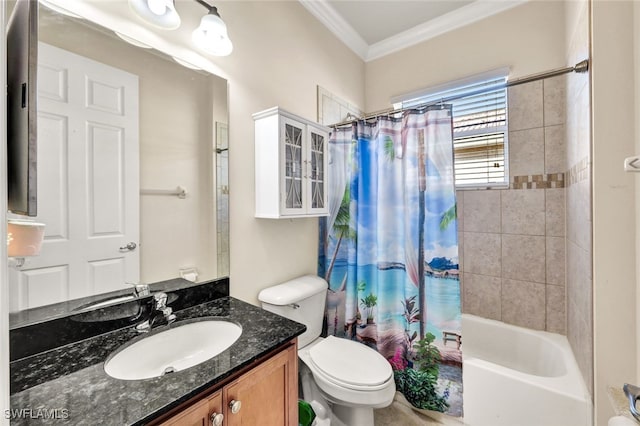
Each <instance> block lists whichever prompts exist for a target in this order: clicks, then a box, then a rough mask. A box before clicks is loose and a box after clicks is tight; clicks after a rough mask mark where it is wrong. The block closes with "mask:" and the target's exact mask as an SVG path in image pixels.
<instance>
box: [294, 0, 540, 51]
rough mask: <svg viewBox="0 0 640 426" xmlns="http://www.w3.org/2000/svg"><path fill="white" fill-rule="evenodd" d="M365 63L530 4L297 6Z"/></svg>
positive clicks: (345, 1)
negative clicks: (305, 9) (312, 16)
mask: <svg viewBox="0 0 640 426" xmlns="http://www.w3.org/2000/svg"><path fill="white" fill-rule="evenodd" d="M298 1H300V3H302V5H303V6H304V7H305V8H307V10H309V12H311V13H312V14H313V15H314V16H315V17H316V18H317V19H318V20H319V21H320V22H322V23H323V24H324V25H325V26H326V27H327V28H328V29H329V30H331V31H332V32H333V33H334V34H335V35H336V36H337V37H338V38H339V39H340V40H342V42H343V43H345V44H346V45H347V46H349V48H351V50H353V51H354V52H355V53H357V54H358V55H359V56H360V57H361V58H362V59H364V60H365V61H370V60H373V59H377V58H380V57H382V56H385V55H388V54H390V53H393V52H396V51H398V50H402V49H404V48H407V47H409V46H412V45H414V44H417V43H420V42H422V41H425V40H428V39H430V38H433V37H436V36H438V35H440V34H444V33H446V32H448V31H451V30H454V29H456V28H460V27H462V26H464V25H468V24H471V23H473V22H476V21H479V20H481V19H484V18H487V17H489V16H492V15H495V14H497V13H500V12H502V11H505V10H507V9H510V8H512V7H515V6H517V5H519V4H522V3H524V2H526V1H528V0H475V1H474V0H298Z"/></svg>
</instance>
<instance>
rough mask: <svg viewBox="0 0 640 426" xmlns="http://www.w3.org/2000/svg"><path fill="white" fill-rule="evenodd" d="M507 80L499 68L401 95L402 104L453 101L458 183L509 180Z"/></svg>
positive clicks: (496, 183)
mask: <svg viewBox="0 0 640 426" xmlns="http://www.w3.org/2000/svg"><path fill="white" fill-rule="evenodd" d="M505 83H506V72H505V71H504V70H499V71H494V72H492V73H487V74H485V75H483V76H481V77H475V78H472V79H466V80H464V81H462V80H460V81H457V82H453V83H450V84H447V85H446V86H439V87H437V88H434V89H429V90H428V91H423V92H422V93H421V94H417V93H416V94H413V95H405V96H403V97H402V98H404V99H400V101H401V104H402V107H411V106H416V105H420V104H425V103H435V102H438V101H440V100H443V101H444V102H445V103H450V104H452V105H453V150H454V161H455V175H456V187H460V188H463V187H478V186H482V187H485V186H502V185H507V184H508V179H509V176H508V164H507V163H508V160H507V158H508V156H507V135H508V132H507V89H506V87H505ZM415 95H419V96H415Z"/></svg>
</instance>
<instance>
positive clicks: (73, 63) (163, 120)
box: [9, 1, 229, 315]
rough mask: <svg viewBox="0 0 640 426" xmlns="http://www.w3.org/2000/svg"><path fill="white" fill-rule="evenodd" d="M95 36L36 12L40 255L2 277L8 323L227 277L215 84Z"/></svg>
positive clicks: (207, 76)
mask: <svg viewBox="0 0 640 426" xmlns="http://www.w3.org/2000/svg"><path fill="white" fill-rule="evenodd" d="M118 3H122V4H121V5H120V6H122V9H123V15H125V16H126V14H129V15H130V16H128V17H126V18H125V19H129V20H130V22H127V25H128V26H130V27H131V26H140V27H141V28H142V27H144V25H142V24H140V23H139V22H138V21H136V18H135V16H133V14H131V13H130V11H129V9H128V7H127V2H126V1H122V2H118ZM101 4H104V7H114V5H116V2H96V3H94V5H96V6H94V7H102V6H101ZM194 4H195V5H196V6H197V4H196V3H194ZM116 6H117V5H116ZM9 8H10V6H9ZM103 25H104V23H103ZM103 25H98V24H97V23H95V22H92V21H89V20H87V19H82V18H79V17H72V16H68V15H67V14H61V13H57V12H54V11H52V10H51V9H49V8H47V7H43V6H42V5H40V16H39V26H38V27H39V60H38V132H39V139H38V174H39V181H38V195H39V200H38V201H39V211H38V216H37V217H36V218H35V219H36V220H37V221H39V222H43V223H45V224H46V229H45V241H44V244H43V248H42V251H41V255H40V256H38V257H32V258H27V259H26V263H25V264H24V266H22V267H19V268H18V267H11V268H10V271H9V279H10V297H11V301H10V305H11V312H13V313H17V312H20V311H23V310H25V309H32V308H39V307H43V306H47V305H52V304H59V303H60V302H66V301H69V300H76V299H79V298H85V297H88V296H95V295H99V294H103V293H108V292H113V291H116V290H122V289H130V290H132V289H133V287H132V286H131V285H129V284H127V283H128V282H129V283H138V282H142V283H154V282H158V281H164V280H168V279H173V278H180V277H183V278H184V279H186V280H187V281H193V282H203V281H208V280H212V279H215V278H220V277H224V276H228V271H229V248H228V245H229V237H228V173H227V172H228V167H227V164H228V140H227V134H228V124H227V123H228V118H227V81H226V80H225V79H223V78H221V77H218V76H216V75H213V74H211V73H209V72H205V71H203V70H202V69H193V68H194V67H193V65H191V64H190V63H189V62H185V61H184V60H183V61H181V63H179V62H178V61H180V58H174V57H172V56H169V55H167V54H165V53H163V52H160V51H158V49H152V48H144V47H140V46H134V45H133V44H131V43H136V40H130V39H129V40H128V41H124V40H123V38H120V37H118V36H117V35H116V33H114V31H112V30H111V29H109V28H106V27H104V26H103ZM143 29H144V28H143ZM144 30H145V31H147V29H144ZM149 31H152V30H149ZM154 34H155V36H156V37H165V38H169V39H170V38H171V37H172V35H171V32H161V31H157V32H154ZM124 38H125V39H126V38H127V37H126V36H125V37H124ZM138 44H140V43H138ZM147 47H148V46H147ZM40 309H41V308H40ZM56 314H57V315H59V314H60V312H59V311H57V312H56Z"/></svg>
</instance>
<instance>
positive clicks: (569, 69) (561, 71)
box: [330, 59, 589, 128]
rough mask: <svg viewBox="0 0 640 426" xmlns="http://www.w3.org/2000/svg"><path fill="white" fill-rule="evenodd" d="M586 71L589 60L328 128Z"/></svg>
mask: <svg viewBox="0 0 640 426" xmlns="http://www.w3.org/2000/svg"><path fill="white" fill-rule="evenodd" d="M587 71H589V60H588V59H585V60H583V61H580V62H578V63H577V64H576V65H575V66H573V67H565V68H558V69H555V70H551V71H547V72H542V73H538V74H533V75H530V76H526V77H521V78H517V79H515V80H512V81H507V82H506V83H504V84H502V85H496V86H491V87H490V88H485V89H480V90H476V91H474V92H471V93H465V94H464V95H455V96H450V97H448V98H442V99H439V100H437V101H431V102H425V103H423V104H419V105H414V106H412V107H407V108H400V109H393V108H388V109H383V110H380V111H375V112H371V113H369V114H365V115H364V117H353V116H352V115H351V113H348V114H347V120H346V121H343V122H341V123H337V124H332V125H330V127H333V128H337V127H340V126H346V125H347V124H353V123H355V122H356V121H358V120H370V119H374V118H378V117H381V116H386V115H391V114H395V113H398V112H402V111H408V110H412V109H422V108H427V107H430V106H433V105H439V104H442V103H446V102H451V101H454V100H456V99H460V98H466V97H467V96H475V95H480V94H482V93H486V92H490V91H493V90H496V89H502V88H506V87H511V86H517V85H519V84H525V83H531V82H532V81H537V80H542V79H545V78H550V77H556V76H559V75H563V74H568V73H571V72H577V73H585V72H587ZM350 117H351V118H350Z"/></svg>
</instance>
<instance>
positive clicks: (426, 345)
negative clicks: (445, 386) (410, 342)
mask: <svg viewBox="0 0 640 426" xmlns="http://www.w3.org/2000/svg"><path fill="white" fill-rule="evenodd" d="M435 339H436V336H434V335H433V334H431V333H427V335H426V336H424V339H422V340H419V341H418V342H416V343H415V344H414V346H413V347H414V348H415V350H416V356H415V362H416V363H417V364H418V369H419V370H420V371H422V372H425V373H429V374H431V375H434V376H435V377H436V378H437V377H438V374H439V372H440V367H439V365H440V360H441V359H442V357H441V356H440V351H439V350H438V348H437V347H436V346H435V345H434V344H433V341H434V340H435Z"/></svg>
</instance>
